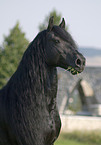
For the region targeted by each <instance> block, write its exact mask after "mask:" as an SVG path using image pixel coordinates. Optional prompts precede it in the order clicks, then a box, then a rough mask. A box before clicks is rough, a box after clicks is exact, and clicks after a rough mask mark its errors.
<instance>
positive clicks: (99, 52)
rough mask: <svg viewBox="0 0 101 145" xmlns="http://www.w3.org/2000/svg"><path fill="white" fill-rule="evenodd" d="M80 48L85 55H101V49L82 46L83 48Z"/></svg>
mask: <svg viewBox="0 0 101 145" xmlns="http://www.w3.org/2000/svg"><path fill="white" fill-rule="evenodd" d="M79 50H80V52H81V53H82V54H83V55H84V56H85V57H97V56H98V57H99V56H101V49H96V48H89V47H85V48H84V47H81V48H79Z"/></svg>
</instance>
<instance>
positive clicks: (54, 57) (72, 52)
mask: <svg viewBox="0 0 101 145" xmlns="http://www.w3.org/2000/svg"><path fill="white" fill-rule="evenodd" d="M45 49H46V50H45V51H46V56H45V59H46V63H47V64H48V65H50V66H55V67H61V68H64V69H67V70H68V71H70V72H71V73H72V74H73V75H75V74H77V73H81V72H82V71H83V70H84V66H85V58H84V56H83V55H82V54H81V53H79V52H78V49H77V46H76V44H75V41H74V40H73V38H72V36H71V35H70V34H69V33H68V32H67V31H66V30H65V20H64V18H63V19H62V22H61V23H60V25H59V26H56V25H54V23H53V17H51V18H50V20H49V24H48V28H47V34H46V46H45Z"/></svg>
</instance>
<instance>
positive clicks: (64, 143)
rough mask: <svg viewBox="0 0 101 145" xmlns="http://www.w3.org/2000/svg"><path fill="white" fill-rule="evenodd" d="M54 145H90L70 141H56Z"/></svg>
mask: <svg viewBox="0 0 101 145" xmlns="http://www.w3.org/2000/svg"><path fill="white" fill-rule="evenodd" d="M54 145H90V144H86V143H81V142H78V141H73V140H70V139H58V140H57V141H56V142H55V144H54Z"/></svg>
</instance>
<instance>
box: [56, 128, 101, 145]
mask: <svg viewBox="0 0 101 145" xmlns="http://www.w3.org/2000/svg"><path fill="white" fill-rule="evenodd" d="M55 145H101V131H88V132H87V131H86V132H84V131H74V132H70V133H65V134H63V133H62V134H61V135H60V136H59V138H58V140H57V141H56V142H55Z"/></svg>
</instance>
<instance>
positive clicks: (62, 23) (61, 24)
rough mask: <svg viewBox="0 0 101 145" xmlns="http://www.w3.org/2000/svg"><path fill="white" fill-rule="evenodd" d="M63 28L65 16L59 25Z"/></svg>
mask: <svg viewBox="0 0 101 145" xmlns="http://www.w3.org/2000/svg"><path fill="white" fill-rule="evenodd" d="M59 26H60V27H61V28H64V29H65V20H64V18H62V22H61V23H60V25H59Z"/></svg>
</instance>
